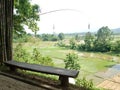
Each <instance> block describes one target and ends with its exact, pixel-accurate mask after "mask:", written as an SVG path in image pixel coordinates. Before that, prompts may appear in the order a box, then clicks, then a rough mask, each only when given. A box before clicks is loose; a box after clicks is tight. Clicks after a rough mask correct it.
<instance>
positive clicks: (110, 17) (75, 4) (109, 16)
mask: <svg viewBox="0 0 120 90" xmlns="http://www.w3.org/2000/svg"><path fill="white" fill-rule="evenodd" d="M31 2H32V4H38V5H39V6H40V9H41V12H40V22H38V26H39V27H40V30H39V31H38V33H60V32H63V33H75V32H78V33H80V32H88V31H91V32H94V31H97V30H98V29H99V28H101V27H102V26H108V27H109V28H110V29H114V28H119V27H120V11H119V9H120V5H119V4H120V1H119V0H32V1H31ZM61 9H62V10H61ZM54 10H61V11H56V12H52V13H47V14H43V13H46V12H49V11H54ZM88 24H90V29H88Z"/></svg>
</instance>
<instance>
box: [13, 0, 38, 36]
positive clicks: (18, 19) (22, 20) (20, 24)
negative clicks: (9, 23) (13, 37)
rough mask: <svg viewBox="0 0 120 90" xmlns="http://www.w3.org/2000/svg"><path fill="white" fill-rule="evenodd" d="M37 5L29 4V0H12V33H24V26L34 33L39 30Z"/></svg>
mask: <svg viewBox="0 0 120 90" xmlns="http://www.w3.org/2000/svg"><path fill="white" fill-rule="evenodd" d="M38 13H39V6H38V5H36V4H35V5H31V2H30V0H14V34H17V35H21V34H23V33H24V34H25V30H24V26H25V25H26V26H28V28H29V29H31V30H32V31H33V32H34V33H35V35H36V33H37V31H38V30H39V28H38V26H37V21H39V15H38Z"/></svg>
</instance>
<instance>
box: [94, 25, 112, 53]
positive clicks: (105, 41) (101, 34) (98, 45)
mask: <svg viewBox="0 0 120 90" xmlns="http://www.w3.org/2000/svg"><path fill="white" fill-rule="evenodd" d="M96 36H97V39H96V40H95V42H94V50H95V51H100V52H107V51H110V49H111V48H110V47H111V46H110V45H111V44H110V41H111V39H112V31H111V30H110V29H109V28H108V27H107V26H106V27H102V28H100V29H99V30H98V32H97V35H96Z"/></svg>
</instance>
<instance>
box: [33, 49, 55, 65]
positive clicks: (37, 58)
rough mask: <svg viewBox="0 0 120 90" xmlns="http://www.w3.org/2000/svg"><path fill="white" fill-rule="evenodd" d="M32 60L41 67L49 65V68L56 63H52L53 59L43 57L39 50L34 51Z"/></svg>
mask: <svg viewBox="0 0 120 90" xmlns="http://www.w3.org/2000/svg"><path fill="white" fill-rule="evenodd" d="M31 58H32V60H33V63H38V64H41V65H48V66H53V65H54V63H53V62H52V59H51V58H50V57H48V56H46V57H43V56H42V54H41V53H40V52H39V51H38V50H37V48H34V49H33V53H32V57H31Z"/></svg>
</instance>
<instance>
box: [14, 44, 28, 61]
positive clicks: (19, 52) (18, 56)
mask: <svg viewBox="0 0 120 90" xmlns="http://www.w3.org/2000/svg"><path fill="white" fill-rule="evenodd" d="M13 53H14V55H13V56H14V57H13V58H14V59H15V60H17V61H20V62H28V60H29V59H30V58H29V56H30V55H29V53H28V52H26V50H25V49H24V48H23V47H22V44H18V45H17V46H16V48H15V49H14V52H13Z"/></svg>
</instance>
